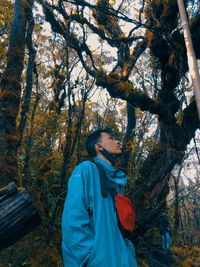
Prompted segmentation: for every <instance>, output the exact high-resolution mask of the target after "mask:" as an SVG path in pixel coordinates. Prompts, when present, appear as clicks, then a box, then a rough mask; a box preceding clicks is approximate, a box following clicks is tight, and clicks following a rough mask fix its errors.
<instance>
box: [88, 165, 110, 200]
mask: <svg viewBox="0 0 200 267" xmlns="http://www.w3.org/2000/svg"><path fill="white" fill-rule="evenodd" d="M92 162H93V163H94V164H95V165H96V167H97V169H98V171H99V178H100V186H101V194H102V196H103V197H107V195H108V182H107V180H108V177H107V174H106V171H105V169H104V168H103V166H102V165H101V164H99V163H97V162H95V161H92Z"/></svg>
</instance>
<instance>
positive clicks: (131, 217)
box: [116, 193, 136, 234]
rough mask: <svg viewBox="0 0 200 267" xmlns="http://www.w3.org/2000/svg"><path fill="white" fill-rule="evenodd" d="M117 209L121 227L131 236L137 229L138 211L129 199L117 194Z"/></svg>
mask: <svg viewBox="0 0 200 267" xmlns="http://www.w3.org/2000/svg"><path fill="white" fill-rule="evenodd" d="M116 209H117V214H118V219H119V222H120V226H121V227H122V228H123V229H124V230H125V231H127V232H128V233H129V234H130V233H132V232H133V230H134V229H135V220H136V210H135V207H134V205H133V202H132V201H131V200H130V198H129V197H127V196H124V195H123V194H120V193H117V195H116Z"/></svg>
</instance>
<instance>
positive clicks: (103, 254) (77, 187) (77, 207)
mask: <svg viewBox="0 0 200 267" xmlns="http://www.w3.org/2000/svg"><path fill="white" fill-rule="evenodd" d="M95 161H97V162H99V163H100V164H102V165H103V166H104V168H105V170H106V173H107V175H108V177H109V179H110V180H111V181H112V182H113V183H114V185H115V187H116V189H117V191H118V192H123V190H124V187H125V185H126V183H127V177H126V176H125V174H124V173H123V172H122V171H117V172H116V168H115V167H113V166H110V165H109V164H108V163H106V162H105V161H103V160H102V159H100V158H98V157H96V158H95ZM114 174H115V176H114V177H113V175H114ZM62 253H63V259H64V266H65V267H82V266H83V267H84V266H87V267H136V266H137V262H136V258H135V250H134V247H133V245H132V243H131V241H129V240H127V239H124V238H123V236H122V235H121V232H120V230H119V228H118V223H117V217H116V211H115V208H114V203H113V199H112V197H111V196H110V195H109V194H108V196H107V197H103V196H102V194H101V187H100V180H99V173H98V169H97V167H96V165H95V164H94V163H92V162H91V161H85V162H83V163H81V164H79V165H78V166H77V167H76V168H75V169H74V171H73V173H72V175H71V177H70V179H69V183H68V193H67V198H66V201H65V206H64V210H63V216H62Z"/></svg>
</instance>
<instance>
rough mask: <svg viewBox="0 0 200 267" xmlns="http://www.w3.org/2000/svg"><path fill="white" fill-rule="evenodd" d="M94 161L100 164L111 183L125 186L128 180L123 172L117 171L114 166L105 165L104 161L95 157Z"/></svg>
mask: <svg viewBox="0 0 200 267" xmlns="http://www.w3.org/2000/svg"><path fill="white" fill-rule="evenodd" d="M94 161H95V162H97V163H100V164H101V165H102V166H103V167H104V169H105V171H106V174H107V176H108V178H109V179H110V180H111V181H112V182H114V183H117V184H119V185H122V186H125V185H126V184H127V181H128V179H127V177H126V174H125V173H124V172H123V171H121V170H118V169H117V168H116V167H115V166H112V165H110V164H109V163H107V162H106V161H104V160H103V159H101V158H99V157H95V158H94Z"/></svg>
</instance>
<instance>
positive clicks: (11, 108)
mask: <svg viewBox="0 0 200 267" xmlns="http://www.w3.org/2000/svg"><path fill="white" fill-rule="evenodd" d="M32 5H33V1H20V0H17V1H16V2H15V10H14V17H13V22H12V29H11V33H10V42H9V49H8V59H7V66H6V69H5V71H4V73H3V75H2V79H1V85H0V89H1V93H0V151H1V154H0V162H1V163H0V164H1V165H0V171H1V175H0V176H1V181H0V184H1V185H5V184H6V183H8V181H15V182H16V180H18V177H19V174H18V162H17V147H18V142H17V141H18V138H19V135H18V130H17V125H16V119H17V116H18V113H19V107H20V97H21V75H22V71H23V61H24V53H25V37H26V26H27V21H28V13H30V12H31V11H32Z"/></svg>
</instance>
